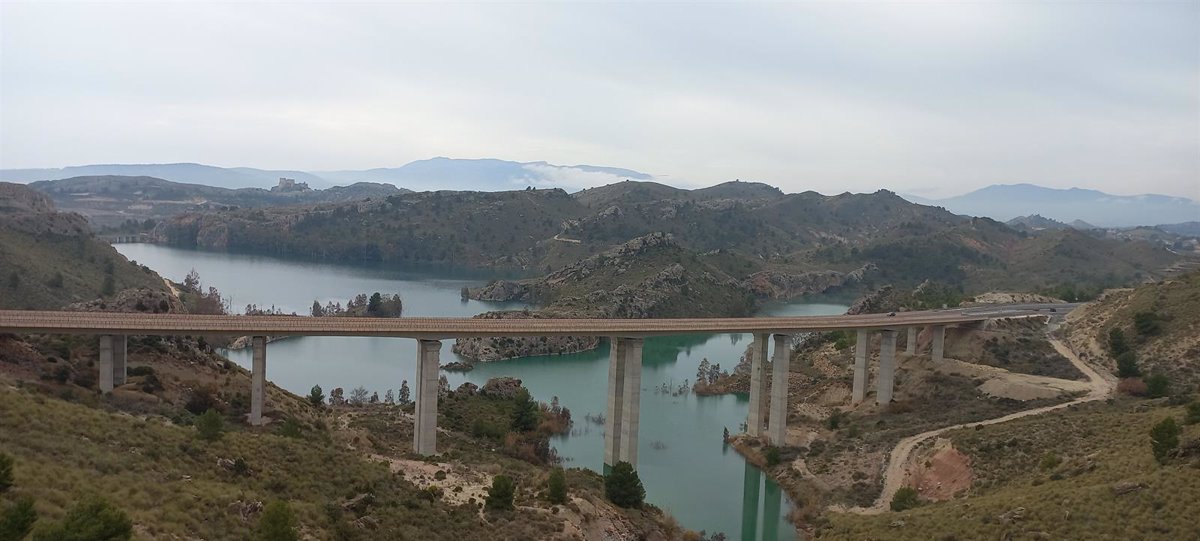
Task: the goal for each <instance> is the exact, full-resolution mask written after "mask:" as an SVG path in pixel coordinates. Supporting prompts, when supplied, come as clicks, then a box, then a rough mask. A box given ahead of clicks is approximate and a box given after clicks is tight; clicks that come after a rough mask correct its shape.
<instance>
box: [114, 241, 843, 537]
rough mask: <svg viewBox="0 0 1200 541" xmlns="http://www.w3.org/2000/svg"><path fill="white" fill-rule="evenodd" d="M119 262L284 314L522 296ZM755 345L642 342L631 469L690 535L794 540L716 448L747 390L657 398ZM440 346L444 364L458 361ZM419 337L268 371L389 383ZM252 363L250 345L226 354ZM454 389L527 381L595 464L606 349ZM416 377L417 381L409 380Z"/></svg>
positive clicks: (762, 481)
mask: <svg viewBox="0 0 1200 541" xmlns="http://www.w3.org/2000/svg"><path fill="white" fill-rule="evenodd" d="M118 249H119V250H120V251H121V253H123V254H124V255H125V256H126V257H129V258H130V259H135V260H137V261H138V262H140V263H142V264H145V265H148V266H149V267H151V268H153V269H154V270H156V271H158V272H159V273H160V274H162V275H163V276H164V277H167V278H169V279H172V280H175V281H181V280H182V279H183V277H184V276H185V275H187V273H188V272H189V271H190V270H191V269H193V268H194V269H196V271H197V272H199V273H200V277H201V279H202V281H203V282H204V283H205V285H211V286H215V287H217V288H218V289H220V290H221V292H222V294H223V295H225V296H226V297H228V298H232V299H233V302H234V306H235V309H237V307H244V306H245V305H246V304H251V303H253V304H258V305H260V306H263V305H265V306H270V305H272V304H274V305H275V306H276V307H279V308H281V309H283V310H284V311H287V312H292V311H295V312H297V313H301V314H306V313H308V309H309V307H310V306H311V305H312V301H313V300H314V299H316V300H319V301H320V302H321V303H322V304H324V303H325V302H326V301H328V300H337V301H341V302H343V303H345V301H346V299H348V298H350V297H352V296H353V295H355V294H358V293H364V292H366V293H370V292H374V291H380V292H384V293H399V294H400V296H401V297H402V298H403V299H404V309H405V314H406V315H409V316H451V317H467V316H472V315H475V314H478V313H480V312H484V311H487V310H497V309H512V308H520V307H522V305H521V304H518V303H486V302H479V301H466V302H464V301H462V300H461V299H460V296H459V290H460V289H461V288H462V287H463V286H474V285H478V284H480V283H482V282H483V281H486V280H487V279H488V277H487V276H483V275H474V276H471V275H466V276H462V275H450V274H449V273H447V272H444V271H442V272H438V273H437V274H430V273H428V272H424V273H423V272H406V271H396V270H388V269H381V268H359V267H345V266H336V265H327V264H316V263H305V262H298V261H286V260H279V259H273V258H269V257H263V256H252V255H244V254H226V253H213V252H197V251H191V250H181V249H176V248H167V247H163V246H156V245H150V244H123V245H119V246H118ZM845 310H846V306H845V305H844V304H840V303H797V304H778V305H770V306H767V307H766V308H764V309H763V311H762V315H772V316H784V315H826V314H840V313H843V312H845ZM749 342H750V336H749V335H743V334H717V335H711V334H709V335H682V336H670V337H656V338H650V339H647V340H646V342H645V347H644V350H643V361H642V364H643V368H642V395H641V400H642V402H641V427H640V432H639V436H640V437H639V447H638V462H639V463H638V473H639V475H640V476H641V478H642V481H643V483H644V484H645V486H646V494H647V500H648V501H650V502H651V503H653V504H655V505H657V506H659V507H662V508H663V509H664V510H666V511H667V512H669V513H671V514H672V515H673V516H674V517H675V518H676V519H678V520H679V522H680V523H681V524H682V525H683V526H685V527H687V528H691V529H694V530H707V531H708V532H710V533H712V532H715V531H720V532H724V533H725V534H726V535H727V536H729V538H730V539H746V540H750V539H763V540H773V539H778V540H788V539H796V532H795V529H794V528H792V527H791V525H790V524H788V523H787V522H786V518H785V517H786V515H787V513H788V510H789V509H790V508H791V502H789V501H788V499H787V497H786V495H783V494H782V493H781V490H780V489H779V487H778V486H777V485H776V484H775V483H774V482H772V481H771V480H769V479H767V478H766V477H765V476H763V475H762V473H761V472H759V470H757V469H756V468H754V467H752V466H749V465H748V464H747V463H746V462H745V461H744V460H743V459H742V458H741V456H739V455H738V454H737V453H736V452H735V451H734V450H733V449H732V448H729V447H728V446H726V445H724V443H723V441H722V433H723V430H724V429H725V428H728V429H729V431H730V432H737V431H739V430H740V429H741V424H742V423H743V422H744V421H745V419H746V408H747V401H748V398H747V397H746V396H745V395H723V396H711V397H698V396H696V395H694V394H692V393H690V392H688V393H683V394H678V393H672V392H662V391H661V387H662V386H663V384H665V386H666V388H667V389H671V390H674V389H677V388H679V387H680V386H681V385H683V384H684V382H688V383H690V382H692V381H694V379H695V377H696V369H697V367H698V366H699V364H700V361H701V360H702V359H708V360H709V362H713V363H720V364H721V366H722V367H724V368H726V369H728V370H732V369H733V367H734V366H735V365H736V364H737V361H738V359H739V358H740V356H741V355H742V353H743V352H744V350H745V348H746V346H747V345H748V344H749ZM452 345H453V343H452V341H445V342H443V345H442V363H443V364H444V363H447V362H450V361H453V360H457V359H458V357H457V356H456V355H454V354H453V353H452V352H451V351H450V348H451V346H452ZM416 352H417V345H416V342H415V341H414V340H409V339H401V338H359V337H305V338H294V339H287V340H282V341H279V342H274V343H272V344H270V346H269V347H268V348H267V358H268V360H269V361H270V362H269V363H268V365H267V366H268V369H267V378H268V379H270V380H271V381H273V382H274V383H275V384H277V385H279V386H281V387H283V388H285V389H287V390H289V391H292V392H294V393H299V394H307V393H308V390H309V389H310V388H311V387H312V386H313V385H314V384H319V385H321V387H322V388H324V389H325V390H326V392H328V391H329V390H330V389H333V388H334V387H342V388H344V389H346V391H347V392H349V390H350V389H352V388H354V387H358V386H360V385H361V386H363V387H366V388H367V389H368V390H369V391H377V392H379V394H380V395H381V396H382V395H383V393H384V391H386V390H387V389H397V388H399V387H400V383H401V381H403V380H405V379H408V380H411V379H412V377H413V375H414V374H415V371H416ZM228 356H229V358H230V359H231V360H233V361H234V362H236V363H238V364H240V365H242V366H246V367H248V366H249V365H250V356H249V352H248V351H231V352H229V353H228ZM445 374H446V376H447V378H448V379H449V381H450V385H451V387H452V388H453V387H457V386H458V385H459V384H461V383H463V382H466V381H470V382H472V383H475V384H476V385H482V384H483V383H484V382H486V381H487V380H488V379H489V378H493V377H498V376H512V377H516V378H519V379H521V381H522V382H523V383H524V384H525V386H526V387H528V388H529V390H530V392H531V393H533V395H534V396H535V397H536V398H537V399H538V400H541V401H544V402H549V401H550V400H551V398H552V397H556V396H557V397H558V399H559V402H560V403H561V404H562V405H563V406H564V407H567V408H570V410H571V412H572V416H573V419H574V420H575V425H574V428H573V429H572V431H571V433H570V434H569V435H564V436H560V437H557V438H555V439H554V440H553V442H552V444H553V445H554V447H555V448H556V449H557V450H558V453H559V455H560V456H562V457H563V458H564V460H565V464H564V465H566V466H568V467H585V468H589V469H593V470H596V471H600V470H601V469H602V468H603V440H604V435H603V426H601V425H598V424H595V423H592V422H589V421H588V420H587V419H586V417H587V415H588V414H590V415H601V414H603V413H604V410H605V405H606V400H607V389H606V386H607V383H608V345H607V343H605V344H603V345H602V346H601V347H600V348H599V349H597V350H595V351H589V352H583V353H578V354H571V355H556V356H544V357H530V358H525V359H513V360H508V361H500V362H492V363H481V364H478V365H476V368H475V369H474V370H472V371H470V372H467V373H455V372H447V373H445ZM410 385H411V383H410Z"/></svg>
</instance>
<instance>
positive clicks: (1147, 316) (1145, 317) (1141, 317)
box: [1133, 312, 1162, 338]
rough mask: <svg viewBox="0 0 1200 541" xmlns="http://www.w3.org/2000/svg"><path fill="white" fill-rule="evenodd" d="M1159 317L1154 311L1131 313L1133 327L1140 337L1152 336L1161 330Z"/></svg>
mask: <svg viewBox="0 0 1200 541" xmlns="http://www.w3.org/2000/svg"><path fill="white" fill-rule="evenodd" d="M1160 319H1161V318H1159V317H1158V314H1156V313H1154V312H1138V313H1136V314H1133V328H1134V329H1135V330H1137V333H1138V336H1140V337H1142V338H1145V337H1147V336H1154V335H1156V334H1158V333H1159V332H1161V331H1162V325H1161V324H1159V321H1160Z"/></svg>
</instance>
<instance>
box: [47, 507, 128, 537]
mask: <svg viewBox="0 0 1200 541" xmlns="http://www.w3.org/2000/svg"><path fill="white" fill-rule="evenodd" d="M132 537H133V521H131V520H129V516H128V515H126V514H125V512H124V511H122V510H120V509H118V508H116V507H113V506H112V505H111V504H109V503H108V502H107V501H105V500H104V499H102V498H99V497H96V496H89V497H86V498H84V499H82V500H80V501H79V502H78V503H76V504H75V506H74V507H72V508H71V509H70V510H68V511H67V515H66V516H65V517H63V519H62V521H61V522H58V523H55V524H50V525H47V526H44V527H41V528H38V529H37V531H35V532H34V533H33V541H124V540H127V539H130V538H132Z"/></svg>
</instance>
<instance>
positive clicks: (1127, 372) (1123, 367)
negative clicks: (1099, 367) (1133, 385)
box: [1117, 350, 1141, 378]
mask: <svg viewBox="0 0 1200 541" xmlns="http://www.w3.org/2000/svg"><path fill="white" fill-rule="evenodd" d="M1140 373H1141V372H1140V371H1139V370H1138V366H1137V354H1136V353H1134V352H1133V350H1126V351H1125V352H1124V353H1122V354H1120V355H1117V377H1121V378H1135V377H1137V376H1138V375H1139V374H1140Z"/></svg>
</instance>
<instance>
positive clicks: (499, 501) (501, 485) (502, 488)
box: [484, 475, 517, 510]
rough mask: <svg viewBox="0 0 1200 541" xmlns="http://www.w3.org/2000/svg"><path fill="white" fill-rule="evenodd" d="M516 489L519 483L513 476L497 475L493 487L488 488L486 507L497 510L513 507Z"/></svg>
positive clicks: (493, 480)
mask: <svg viewBox="0 0 1200 541" xmlns="http://www.w3.org/2000/svg"><path fill="white" fill-rule="evenodd" d="M516 491H517V484H516V483H514V482H513V480H512V477H509V476H507V475H497V476H496V478H495V479H492V488H490V489H488V495H487V500H486V501H485V502H484V507H486V508H487V509H495V510H503V509H512V508H513V494H514V493H516Z"/></svg>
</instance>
